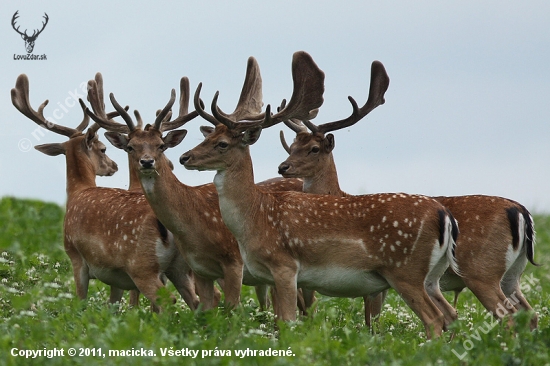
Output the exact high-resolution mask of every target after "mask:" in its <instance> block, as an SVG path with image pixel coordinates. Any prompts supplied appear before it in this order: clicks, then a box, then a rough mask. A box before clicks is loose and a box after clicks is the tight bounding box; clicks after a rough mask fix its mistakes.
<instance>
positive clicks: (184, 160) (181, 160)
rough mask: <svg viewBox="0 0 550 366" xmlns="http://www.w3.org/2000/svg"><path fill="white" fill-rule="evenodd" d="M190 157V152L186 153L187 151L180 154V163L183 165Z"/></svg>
mask: <svg viewBox="0 0 550 366" xmlns="http://www.w3.org/2000/svg"><path fill="white" fill-rule="evenodd" d="M190 158H191V154H188V153H185V154H183V155H182V156H180V164H181V165H185V163H187V161H189V159H190Z"/></svg>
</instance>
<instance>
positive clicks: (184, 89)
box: [161, 76, 199, 132]
mask: <svg viewBox="0 0 550 366" xmlns="http://www.w3.org/2000/svg"><path fill="white" fill-rule="evenodd" d="M190 96H191V93H190V87H189V79H188V78H187V77H185V76H184V77H182V78H181V80H180V108H179V114H178V118H176V119H175V120H173V121H170V118H168V120H167V121H166V122H163V123H162V124H161V131H162V132H164V131H171V130H175V129H176V128H179V127H181V126H183V125H184V124H186V123H187V122H189V121H191V120H192V119H194V118H195V117H197V116H198V115H199V113H198V112H197V111H193V112H191V113H189V98H190ZM169 121H170V122H169Z"/></svg>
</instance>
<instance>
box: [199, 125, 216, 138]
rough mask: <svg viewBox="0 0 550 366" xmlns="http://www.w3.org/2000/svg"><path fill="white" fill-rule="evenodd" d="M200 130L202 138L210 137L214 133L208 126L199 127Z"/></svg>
mask: <svg viewBox="0 0 550 366" xmlns="http://www.w3.org/2000/svg"><path fill="white" fill-rule="evenodd" d="M200 130H201V133H202V135H203V136H204V137H207V136H208V135H210V134H211V133H212V132H214V128H213V127H210V126H201V127H200Z"/></svg>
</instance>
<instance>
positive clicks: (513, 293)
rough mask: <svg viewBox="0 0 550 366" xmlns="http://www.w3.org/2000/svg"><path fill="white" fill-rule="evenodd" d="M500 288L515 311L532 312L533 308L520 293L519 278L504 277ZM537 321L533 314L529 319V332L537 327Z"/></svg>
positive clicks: (536, 316)
mask: <svg viewBox="0 0 550 366" xmlns="http://www.w3.org/2000/svg"><path fill="white" fill-rule="evenodd" d="M500 286H501V288H502V292H503V293H504V295H505V296H506V298H507V299H508V301H510V303H512V304H513V305H514V307H515V308H516V309H517V310H526V311H532V310H533V308H532V307H531V305H530V304H529V302H527V299H526V298H525V296H523V293H522V292H521V289H520V285H519V278H507V277H506V276H505V278H504V279H503V280H502V281H501V283H500ZM538 321H539V319H538V315H537V314H536V313H535V315H534V316H533V318H532V319H531V324H530V327H531V330H534V329H536V328H537V327H538Z"/></svg>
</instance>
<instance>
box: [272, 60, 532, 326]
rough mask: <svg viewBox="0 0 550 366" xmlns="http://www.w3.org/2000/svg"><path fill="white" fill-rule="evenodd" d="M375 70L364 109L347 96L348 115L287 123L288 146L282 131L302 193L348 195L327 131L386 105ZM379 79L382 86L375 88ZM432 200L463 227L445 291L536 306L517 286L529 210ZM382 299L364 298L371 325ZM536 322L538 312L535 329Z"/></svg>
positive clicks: (489, 303)
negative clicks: (454, 266)
mask: <svg viewBox="0 0 550 366" xmlns="http://www.w3.org/2000/svg"><path fill="white" fill-rule="evenodd" d="M371 70H372V71H371V87H370V92H369V97H368V100H367V102H366V103H365V105H364V106H363V107H362V108H358V107H357V103H356V102H355V100H354V99H353V98H351V97H349V100H350V101H351V103H352V106H353V114H352V115H351V116H350V117H349V118H346V119H343V120H340V121H335V122H327V123H324V124H321V125H318V126H317V125H315V124H313V123H312V122H311V121H309V120H303V121H290V120H288V121H284V122H285V124H286V125H287V126H288V127H290V128H291V129H292V130H293V131H294V132H296V138H295V140H294V142H293V143H292V145H291V146H290V147H289V146H288V144H287V143H286V141H285V140H284V136H283V133H282V131H281V143H282V144H283V146H284V148H285V150H286V151H287V152H288V153H289V157H288V158H287V160H286V161H284V162H283V163H281V164H280V165H279V173H280V174H282V175H283V176H284V177H293V178H295V177H300V178H303V179H304V192H308V193H316V194H330V195H334V196H338V197H346V196H349V195H348V194H347V193H345V192H343V191H342V190H341V189H340V185H339V183H338V175H337V172H336V166H335V164H334V158H333V156H332V151H333V149H334V146H335V142H334V136H333V135H332V134H331V133H329V132H331V131H336V130H339V129H343V128H346V127H349V126H351V125H353V124H355V123H357V122H358V121H359V120H361V119H362V118H364V117H365V116H366V115H367V114H369V113H370V112H371V111H372V110H373V109H374V108H376V107H377V106H379V105H380V104H383V103H384V97H383V95H384V92H385V90H386V89H387V85H388V84H389V78H388V77H387V74H386V73H385V70H384V67H383V65H382V64H381V63H379V62H377V61H375V62H373V64H372V69H371ZM380 82H381V83H382V84H383V85H384V88H379V87H376V85H377V84H379V83H380ZM306 127H307V128H306ZM308 129H309V131H310V132H309V131H308ZM434 198H435V199H436V200H438V201H439V202H441V203H442V204H443V205H444V206H445V207H447V208H448V209H449V210H450V211H451V212H452V213H453V215H454V217H455V219H456V220H457V221H458V223H459V225H460V236H459V238H458V241H457V243H456V253H455V255H456V260H457V263H458V266H459V268H460V275H458V274H457V273H456V272H455V271H454V270H453V269H452V268H449V269H448V270H447V271H446V272H445V274H444V275H443V277H442V278H441V279H440V288H441V290H442V291H454V292H455V298H454V306H455V308H456V304H457V299H458V294H459V293H460V292H461V291H462V290H463V289H464V288H465V287H468V288H469V289H470V290H471V291H472V292H473V293H474V295H476V297H477V298H478V299H479V300H480V301H481V303H482V304H483V305H484V306H485V308H486V309H487V310H489V311H490V312H491V313H492V314H494V315H495V316H496V317H498V318H502V317H503V316H505V315H506V314H512V313H515V312H516V311H517V310H518V309H525V310H532V308H531V306H530V305H529V303H528V302H527V300H526V299H525V297H524V296H523V294H522V292H521V289H520V285H519V284H520V278H521V275H522V273H523V271H524V270H525V267H526V265H527V261H529V262H531V263H532V264H535V262H534V240H535V237H534V234H535V231H534V223H533V219H532V217H531V215H530V214H529V212H528V211H527V209H526V208H525V207H524V206H522V205H520V204H519V203H517V202H514V201H512V200H509V199H505V198H501V197H494V196H483V195H472V196H458V197H434ZM384 297H385V292H383V293H381V294H379V295H378V296H376V297H375V298H374V299H373V298H365V317H366V321H367V324H370V317H371V313H372V315H378V314H379V313H380V311H381V307H382V303H383V301H384ZM514 304H516V305H515V306H514ZM499 308H500V309H501V310H500V311H498V309H499ZM536 326H537V316H536V314H535V317H534V318H533V320H532V322H531V328H535V327H536Z"/></svg>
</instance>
